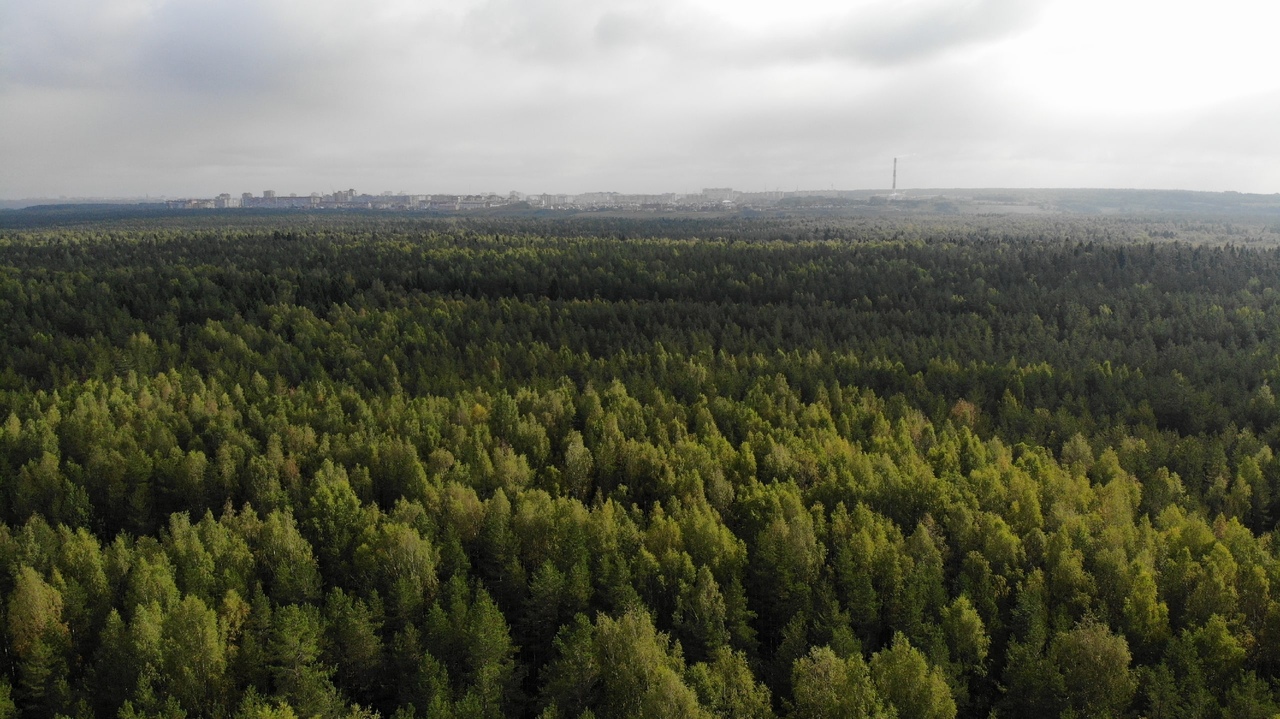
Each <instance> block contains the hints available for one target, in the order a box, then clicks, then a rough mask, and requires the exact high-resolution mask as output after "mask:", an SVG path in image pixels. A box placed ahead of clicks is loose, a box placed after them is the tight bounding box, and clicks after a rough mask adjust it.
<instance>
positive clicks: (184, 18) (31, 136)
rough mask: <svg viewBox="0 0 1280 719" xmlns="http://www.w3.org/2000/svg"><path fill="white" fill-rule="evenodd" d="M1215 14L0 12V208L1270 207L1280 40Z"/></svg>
mask: <svg viewBox="0 0 1280 719" xmlns="http://www.w3.org/2000/svg"><path fill="white" fill-rule="evenodd" d="M1203 7H1204V6H1203V5H1200V4H1191V3H1184V2H1180V1H1179V0H1169V1H1168V2H1164V3H1154V2H1147V1H1146V0H1108V1H1107V2H1103V0H1045V1H1043V2H1040V1H1033V0H906V1H905V2H896V3H890V2H888V1H887V0H856V1H855V2H852V3H850V2H840V3H837V2H823V1H821V0H795V1H794V2H789V3H785V4H783V3H776V2H765V0H739V1H738V2H735V3H729V2H723V1H720V0H683V1H681V2H678V1H677V0H649V1H641V0H460V1H458V2H444V1H443V0H428V1H426V2H415V1H412V0H381V1H377V2H369V3H352V2H349V0H344V1H343V2H338V1H337V0H309V1H305V2H304V0H255V1H254V2H250V1H249V0H43V1H42V2H38V3H37V2H30V1H29V0H0V106H4V107H5V108H6V112H5V113H3V114H0V156H3V157H5V158H6V161H5V163H3V167H0V196H25V195H31V194H39V193H53V194H113V195H115V194H126V193H133V192H137V193H142V192H152V193H157V192H171V193H174V194H180V193H189V194H204V195H209V194H213V193H216V192H221V191H240V190H245V189H252V190H254V191H255V192H257V191H260V190H261V189H264V188H266V187H275V188H276V189H278V190H281V191H286V192H287V191H297V192H309V191H311V190H320V189H332V188H334V187H339V186H343V187H346V186H352V185H355V186H357V187H365V188H368V189H374V188H377V189H389V188H393V187H394V188H407V189H415V190H423V191H446V190H458V191H466V190H481V189H504V190H505V189H512V188H516V189H522V190H525V191H544V190H545V191H585V190H590V189H602V188H611V189H617V190H653V191H658V190H667V189H693V188H697V187H700V186H702V185H703V184H707V185H711V184H730V185H736V186H740V187H746V188H765V187H769V188H772V187H787V186H792V187H794V186H796V185H799V186H809V187H824V186H828V185H830V184H835V185H837V186H844V187H868V186H882V185H884V184H886V183H885V182H884V181H883V180H884V177H883V176H884V175H885V174H886V171H885V168H886V167H887V166H888V162H889V161H890V159H891V158H892V157H893V156H894V155H902V154H906V153H913V154H914V155H915V157H913V158H912V159H911V160H910V161H909V162H906V163H904V166H903V168H902V169H903V174H902V177H903V179H904V180H907V181H908V183H909V184H910V185H912V186H917V187H918V186H925V185H932V186H945V185H958V186H980V185H986V186H992V185H1014V186H1016V185H1027V184H1030V185H1041V186H1044V185H1057V186H1063V185H1077V186H1079V185H1098V186H1142V185H1147V186H1154V185H1162V186H1167V184H1168V183H1170V182H1176V183H1178V184H1181V185H1182V186H1185V187H1188V188H1193V189H1200V188H1203V189H1221V188H1225V187H1235V188H1237V189H1242V190H1256V191H1274V189H1280V169H1277V168H1280V162H1277V159H1280V147H1277V143H1276V140H1275V139H1274V137H1275V134H1274V132H1273V131H1271V129H1270V128H1272V127H1274V126H1277V125H1280V103H1277V102H1276V97H1277V94H1276V93H1277V91H1278V90H1280V80H1277V79H1276V78H1275V77H1274V76H1273V72H1272V70H1271V69H1272V68H1274V67H1275V66H1277V65H1278V64H1280V63H1277V62H1276V60H1277V57H1276V55H1277V51H1276V50H1275V49H1273V47H1274V43H1270V42H1268V41H1267V40H1268V37H1267V36H1268V33H1269V32H1271V30H1270V28H1273V27H1275V26H1276V24H1277V23H1275V22H1274V21H1275V20H1277V19H1280V18H1277V17H1275V15H1276V12H1277V11H1275V10H1271V9H1269V8H1266V7H1263V6H1261V5H1259V4H1256V3H1252V4H1251V3H1249V2H1248V1H1247V0H1221V1H1220V2H1219V3H1215V5H1214V6H1213V9H1212V10H1211V11H1207V10H1204V9H1202V8H1203ZM1233 183H1234V184H1233Z"/></svg>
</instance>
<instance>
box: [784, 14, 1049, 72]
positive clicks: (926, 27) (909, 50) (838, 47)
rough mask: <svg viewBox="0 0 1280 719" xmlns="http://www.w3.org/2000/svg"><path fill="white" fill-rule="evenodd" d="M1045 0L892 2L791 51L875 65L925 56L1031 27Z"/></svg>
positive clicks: (854, 16) (848, 18) (847, 20)
mask: <svg viewBox="0 0 1280 719" xmlns="http://www.w3.org/2000/svg"><path fill="white" fill-rule="evenodd" d="M1043 4H1044V3H1043V0H966V1H962V2H937V3H933V4H930V5H927V6H907V8H906V9H898V8H897V7H895V6H893V5H892V4H891V5H885V6H882V7H880V8H877V10H876V11H875V12H870V13H856V14H851V15H848V16H846V17H845V18H844V19H843V20H842V21H841V22H838V23H836V24H835V25H834V27H832V28H831V29H829V30H823V31H821V32H818V33H816V35H815V36H814V37H811V38H807V39H806V41H805V42H804V43H803V44H799V43H797V44H795V45H793V46H792V51H793V52H794V53H795V54H796V55H798V56H801V57H804V56H814V55H834V56H843V57H849V58H852V59H855V60H859V61H862V62H867V63H871V64H876V65H892V64H898V63H904V62H912V61H916V60H921V59H926V58H930V57H934V56H937V55H939V54H942V53H944V52H947V51H949V50H953V49H956V48H960V47H965V46H969V45H973V44H976V43H981V42H988V41H992V40H997V39H1000V38H1002V37H1005V36H1007V35H1009V34H1011V33H1013V32H1015V31H1017V30H1020V29H1024V28H1026V27H1029V26H1030V25H1031V23H1032V22H1033V21H1034V19H1035V17H1036V15H1037V13H1038V11H1039V9H1040V7H1041V6H1042V5H1043Z"/></svg>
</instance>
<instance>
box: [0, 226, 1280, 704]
mask: <svg viewBox="0 0 1280 719" xmlns="http://www.w3.org/2000/svg"><path fill="white" fill-rule="evenodd" d="M23 224H24V226H23V227H11V228H10V229H6V230H0V323H3V324H2V326H3V334H2V335H0V337H2V338H3V342H4V346H3V349H2V350H0V520H2V521H3V524H0V612H2V614H0V616H2V617H3V628H2V632H0V634H2V635H3V651H2V652H0V676H2V677H3V678H0V718H2V717H5V716H22V717H53V716H58V715H65V716H68V717H77V718H78V717H93V716H102V717H121V718H122V719H128V718H133V717H161V716H163V717H183V716H185V717H191V718H193V719H194V718H195V717H313V716H319V717H348V716H350V717H373V716H375V715H380V716H382V717H387V718H388V719H390V718H391V717H401V718H404V719H407V718H409V717H456V718H457V719H462V718H464V717H465V718H470V717H506V716H526V717H542V718H545V719H556V718H563V719H579V718H581V717H597V718H599V719H604V718H606V717H669V716H679V717H753V718H762V717H784V718H786V717H794V718H796V719H808V718H815V719H816V718H818V717H864V716H865V717H891V716H897V717H899V719H915V718H916V717H921V718H923V717H929V718H942V719H945V718H949V717H955V716H963V717H987V716H990V715H992V714H993V713H994V714H995V715H996V716H1001V717H1021V716H1029V717H1041V716H1081V717H1083V716H1104V717H1105V716H1110V717H1123V716H1146V717H1153V718H1154V717H1270V716H1273V715H1274V714H1276V713H1277V712H1280V703H1278V700H1280V694H1277V686H1276V683H1275V680H1276V678H1277V677H1280V590H1278V592H1277V593H1276V594H1273V593H1272V592H1271V585H1272V584H1277V585H1278V586H1280V549H1278V548H1277V547H1276V546H1275V544H1276V543H1275V541H1274V539H1273V529H1274V527H1275V524H1276V521H1277V519H1280V460H1278V459H1277V457H1276V450H1277V446H1278V443H1280V406H1278V405H1277V399H1276V397H1275V395H1274V393H1273V390H1272V388H1271V386H1270V385H1271V383H1272V382H1275V381H1280V234H1278V232H1277V230H1276V229H1275V228H1267V227H1264V226H1257V225H1251V224H1249V223H1248V222H1241V223H1232V222H1227V221H1224V220H1211V221H1196V220H1189V219H1182V220H1177V221H1144V220H1140V219H1134V218H1122V217H1117V218H1086V217H1039V218H1026V217H1024V218H1009V217H971V218H963V219H961V218H938V217H931V218H915V219H912V218H885V217H870V218H861V219H858V218H844V219H841V218H812V217H811V218H804V217H791V218H761V219H755V220H742V219H732V218H728V219H725V218H720V219H708V220H675V219H668V220H663V219H656V218H655V219H650V220H640V219H625V218H596V219H582V218H579V219H566V220H547V219H502V218H488V219H477V220H462V219H423V218H414V217H411V216H394V215H375V214H368V215H334V216H326V217H309V216H303V215H279V216H241V217H236V216H229V215H222V216H215V215H192V216H188V217H176V216H168V215H164V216H162V215H157V216H151V215H147V216H136V217H130V216H121V217H114V218H108V219H102V218H97V219H95V220H94V221H83V222H79V221H76V218H75V216H74V214H68V213H62V214H59V215H56V216H55V217H54V220H52V221H40V222H37V221H24V223H23Z"/></svg>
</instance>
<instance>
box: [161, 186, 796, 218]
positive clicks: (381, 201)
mask: <svg viewBox="0 0 1280 719" xmlns="http://www.w3.org/2000/svg"><path fill="white" fill-rule="evenodd" d="M807 194H808V193H791V192H739V191H737V190H734V189H732V188H729V187H708V188H705V189H703V190H702V192H698V193H690V194H680V193H672V192H668V193H663V194H656V195H643V194H624V193H619V192H586V193H582V194H578V195H556V194H532V195H526V194H524V193H520V192H510V193H508V194H506V195H499V194H496V193H488V194H480V195H410V194H395V193H391V192H383V193H382V194H379V195H368V194H362V193H358V192H356V191H355V190H354V189H351V190H342V191H338V192H334V193H331V194H328V195H322V194H320V193H318V192H313V193H311V194H310V195H295V194H290V195H279V194H276V193H275V192H274V191H272V190H265V191H263V193H262V194H261V195H254V194H253V193H252V192H246V193H243V194H242V195H240V196H239V197H233V196H231V195H230V194H227V193H223V194H221V195H218V196H217V197H214V198H211V199H182V200H169V201H167V202H166V203H165V205H166V206H167V207H169V208H172V209H187V210H214V209H226V208H268V209H371V210H437V211H451V212H456V211H463V210H481V209H488V208H494V207H504V206H511V205H521V206H523V207H529V208H534V209H564V210H608V209H617V210H639V211H644V210H652V211H659V210H717V209H725V208H729V207H768V206H771V205H776V204H777V203H778V202H780V201H782V200H783V199H785V198H787V197H789V196H801V195H807Z"/></svg>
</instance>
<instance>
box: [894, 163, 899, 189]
mask: <svg viewBox="0 0 1280 719" xmlns="http://www.w3.org/2000/svg"><path fill="white" fill-rule="evenodd" d="M893 191H894V192H897V191H898V158H896V157H895V158H893Z"/></svg>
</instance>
